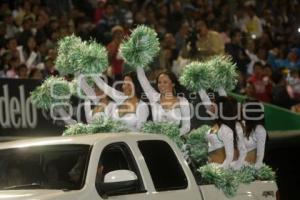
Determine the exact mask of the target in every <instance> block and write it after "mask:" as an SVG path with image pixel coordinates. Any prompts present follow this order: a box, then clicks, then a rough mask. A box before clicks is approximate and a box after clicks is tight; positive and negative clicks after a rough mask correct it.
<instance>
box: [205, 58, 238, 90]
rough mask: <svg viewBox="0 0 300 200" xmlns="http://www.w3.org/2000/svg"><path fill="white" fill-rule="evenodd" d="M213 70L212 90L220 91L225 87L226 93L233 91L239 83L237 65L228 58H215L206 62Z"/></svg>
mask: <svg viewBox="0 0 300 200" xmlns="http://www.w3.org/2000/svg"><path fill="white" fill-rule="evenodd" d="M205 63H206V65H207V67H209V68H210V69H211V70H212V77H213V78H212V79H211V82H210V86H211V89H213V90H215V91H218V90H219V88H220V87H223V88H224V89H225V90H226V91H231V90H233V89H234V88H235V86H236V83H237V72H236V65H235V63H233V62H232V60H231V58H229V57H227V56H215V57H212V58H211V59H210V60H208V61H206V62H205Z"/></svg>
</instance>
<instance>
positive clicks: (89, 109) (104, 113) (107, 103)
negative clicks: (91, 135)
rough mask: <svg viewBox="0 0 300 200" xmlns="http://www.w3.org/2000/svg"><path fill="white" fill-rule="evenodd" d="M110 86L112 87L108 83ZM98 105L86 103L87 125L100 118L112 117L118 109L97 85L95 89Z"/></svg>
mask: <svg viewBox="0 0 300 200" xmlns="http://www.w3.org/2000/svg"><path fill="white" fill-rule="evenodd" d="M108 85H111V84H110V83H109V82H108ZM94 91H95V94H96V97H97V99H96V101H97V102H96V103H93V102H92V101H90V100H86V101H85V102H84V111H85V117H86V121H87V123H91V122H92V121H94V120H96V119H97V118H99V117H112V113H113V112H114V110H115V109H116V103H115V102H114V101H112V99H111V98H109V97H108V96H107V95H106V94H105V93H104V92H103V90H101V89H100V88H99V87H97V85H95V87H94Z"/></svg>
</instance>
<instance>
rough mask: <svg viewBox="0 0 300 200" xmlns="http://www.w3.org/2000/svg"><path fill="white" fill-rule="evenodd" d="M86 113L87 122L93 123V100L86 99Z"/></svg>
mask: <svg viewBox="0 0 300 200" xmlns="http://www.w3.org/2000/svg"><path fill="white" fill-rule="evenodd" d="M84 113H85V119H86V122H87V123H91V122H92V118H93V111H92V109H91V101H89V100H86V101H84Z"/></svg>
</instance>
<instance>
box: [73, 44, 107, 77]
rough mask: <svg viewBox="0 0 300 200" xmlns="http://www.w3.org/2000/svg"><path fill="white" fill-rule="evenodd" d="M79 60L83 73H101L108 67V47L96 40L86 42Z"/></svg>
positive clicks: (78, 65)
mask: <svg viewBox="0 0 300 200" xmlns="http://www.w3.org/2000/svg"><path fill="white" fill-rule="evenodd" d="M74 59H78V61H77V68H78V72H79V73H81V74H101V73H103V72H105V70H106V69H107V67H108V58H107V52H106V49H105V48H104V47H103V46H101V45H100V44H98V43H97V42H95V41H89V42H84V43H83V45H82V48H81V49H80V55H79V57H78V58H75V57H74Z"/></svg>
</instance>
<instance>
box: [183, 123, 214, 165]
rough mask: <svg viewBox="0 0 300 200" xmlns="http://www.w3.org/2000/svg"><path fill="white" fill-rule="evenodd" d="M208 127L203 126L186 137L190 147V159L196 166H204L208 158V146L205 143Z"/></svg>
mask: <svg viewBox="0 0 300 200" xmlns="http://www.w3.org/2000/svg"><path fill="white" fill-rule="evenodd" d="M209 129H210V127H209V126H207V125H203V126H201V127H200V128H198V129H196V130H193V131H191V132H190V133H189V135H188V137H187V140H186V141H187V142H186V143H187V144H188V145H189V147H190V152H189V154H190V157H191V158H192V160H193V161H194V162H195V164H196V165H197V166H201V165H204V164H205V163H206V162H207V158H208V144H207V141H206V138H205V136H206V133H207V132H208V131H209Z"/></svg>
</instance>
